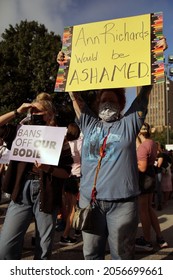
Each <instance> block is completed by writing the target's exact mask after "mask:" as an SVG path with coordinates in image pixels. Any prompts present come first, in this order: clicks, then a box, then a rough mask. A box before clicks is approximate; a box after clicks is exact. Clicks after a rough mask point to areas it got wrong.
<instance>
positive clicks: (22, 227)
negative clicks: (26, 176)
mask: <svg viewBox="0 0 173 280" xmlns="http://www.w3.org/2000/svg"><path fill="white" fill-rule="evenodd" d="M56 214H57V211H55V212H54V213H52V214H46V213H44V212H40V210H39V181H38V180H27V181H26V182H25V185H24V189H23V191H22V193H21V195H20V197H19V199H18V201H17V203H16V202H13V201H11V202H10V204H9V207H8V210H7V213H6V217H5V221H4V224H3V227H2V231H1V234H0V259H1V260H18V259H21V254H22V248H23V242H24V236H25V233H26V231H27V229H28V227H29V225H30V223H31V222H32V221H33V217H35V225H36V246H35V257H34V259H43V260H46V259H50V256H51V251H52V241H53V235H54V229H55V223H56Z"/></svg>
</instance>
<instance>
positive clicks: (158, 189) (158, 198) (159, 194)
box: [153, 142, 163, 211]
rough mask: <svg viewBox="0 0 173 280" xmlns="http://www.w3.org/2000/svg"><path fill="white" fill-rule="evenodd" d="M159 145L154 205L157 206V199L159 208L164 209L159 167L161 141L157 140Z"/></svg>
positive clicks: (155, 165) (155, 164) (159, 209)
mask: <svg viewBox="0 0 173 280" xmlns="http://www.w3.org/2000/svg"><path fill="white" fill-rule="evenodd" d="M156 145H157V158H156V161H155V163H154V168H155V174H156V185H155V193H154V196H153V205H154V206H155V200H156V204H157V210H158V211H161V210H162V204H163V198H162V190H161V178H162V171H161V168H160V167H158V154H159V153H160V143H159V142H156ZM155 196H156V199H155Z"/></svg>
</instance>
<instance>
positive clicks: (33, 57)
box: [0, 21, 61, 114]
mask: <svg viewBox="0 0 173 280" xmlns="http://www.w3.org/2000/svg"><path fill="white" fill-rule="evenodd" d="M60 49H61V37H60V36H59V35H55V34H54V33H53V32H50V33H49V32H48V31H47V29H46V27H45V26H44V25H43V24H38V23H37V22H36V21H31V22H28V21H21V22H20V24H16V26H15V27H13V26H12V25H10V26H9V29H6V30H5V32H4V33H3V34H2V40H1V41H0V100H1V106H0V113H1V114H2V113H5V112H7V111H9V110H13V109H14V108H17V107H18V106H19V105H21V104H22V103H23V102H28V101H31V100H33V99H34V98H35V96H36V95H37V94H38V93H39V92H42V91H44V92H48V93H53V91H54V85H55V79H56V75H57V70H58V65H57V62H56V56H57V53H58V52H59V50H60Z"/></svg>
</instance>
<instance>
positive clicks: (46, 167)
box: [34, 160, 50, 172]
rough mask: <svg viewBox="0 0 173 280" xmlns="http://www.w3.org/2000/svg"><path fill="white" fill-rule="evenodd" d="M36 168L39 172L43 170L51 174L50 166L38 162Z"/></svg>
mask: <svg viewBox="0 0 173 280" xmlns="http://www.w3.org/2000/svg"><path fill="white" fill-rule="evenodd" d="M34 168H36V169H38V170H43V171H44V172H49V169H50V165H47V164H42V163H38V161H37V160H36V161H35V163H34Z"/></svg>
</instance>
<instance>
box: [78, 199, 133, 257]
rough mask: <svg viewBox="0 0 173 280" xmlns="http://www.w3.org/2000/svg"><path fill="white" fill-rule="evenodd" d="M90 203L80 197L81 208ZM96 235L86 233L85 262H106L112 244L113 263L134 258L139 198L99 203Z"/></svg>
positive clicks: (84, 236) (84, 233)
mask: <svg viewBox="0 0 173 280" xmlns="http://www.w3.org/2000/svg"><path fill="white" fill-rule="evenodd" d="M85 206H86V201H85V199H82V197H80V207H85ZM96 207H97V208H98V210H99V211H97V218H96V219H95V225H96V228H97V233H96V234H93V233H92V234H91V233H87V232H84V231H83V232H82V235H83V241H84V245H83V253H84V258H85V260H103V259H104V258H105V248H106V243H107V241H108V244H109V248H110V254H111V258H112V259H113V260H121V259H123V260H126V259H129V260H130V259H134V251H135V237H136V233H137V228H138V206H137V198H133V199H132V200H130V201H127V202H115V201H97V202H96Z"/></svg>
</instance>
